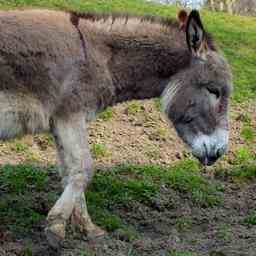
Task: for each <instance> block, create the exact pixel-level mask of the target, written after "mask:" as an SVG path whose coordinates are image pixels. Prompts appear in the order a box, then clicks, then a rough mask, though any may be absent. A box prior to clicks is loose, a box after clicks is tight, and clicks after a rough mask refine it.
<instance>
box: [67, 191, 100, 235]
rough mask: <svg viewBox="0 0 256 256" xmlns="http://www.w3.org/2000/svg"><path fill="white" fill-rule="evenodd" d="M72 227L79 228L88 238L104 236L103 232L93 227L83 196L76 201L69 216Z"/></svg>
mask: <svg viewBox="0 0 256 256" xmlns="http://www.w3.org/2000/svg"><path fill="white" fill-rule="evenodd" d="M71 223H72V225H74V226H76V227H78V228H79V230H80V231H81V232H84V233H85V234H86V235H87V236H88V237H91V238H94V237H99V236H102V235H104V234H105V231H104V230H102V229H101V228H99V227H98V226H97V225H95V224H94V223H93V222H92V220H91V217H90V215H89V213H88V210H87V205H86V200H85V196H84V194H82V196H81V197H80V199H78V200H77V201H76V204H75V208H74V210H73V213H72V215H71Z"/></svg>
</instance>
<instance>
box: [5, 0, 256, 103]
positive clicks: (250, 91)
mask: <svg viewBox="0 0 256 256" xmlns="http://www.w3.org/2000/svg"><path fill="white" fill-rule="evenodd" d="M24 6H30V7H44V8H54V9H65V10H67V9H68V10H70V9H72V10H80V11H85V10H93V11H97V12H111V11H121V12H122V11H123V12H131V13H136V14H153V15H159V16H164V17H175V16H176V8H175V7H173V6H168V7H167V6H163V5H159V4H153V3H146V2H145V1H142V0H87V1H81V0H9V1H5V0H0V8H2V9H6V8H7V9H8V8H17V7H24ZM202 17H203V21H204V24H205V27H206V28H207V30H208V31H209V32H211V33H212V34H213V35H214V37H215V38H216V40H217V43H218V45H219V47H220V48H221V50H222V51H223V52H224V53H225V55H226V56H227V58H228V60H229V62H230V63H231V66H232V70H233V73H234V85H235V86H234V94H233V99H234V100H235V101H236V102H241V101H245V100H246V99H248V98H255V91H256V76H255V63H256V44H255V42H256V30H255V26H256V18H250V17H242V16H230V15H228V14H226V13H212V12H207V11H202Z"/></svg>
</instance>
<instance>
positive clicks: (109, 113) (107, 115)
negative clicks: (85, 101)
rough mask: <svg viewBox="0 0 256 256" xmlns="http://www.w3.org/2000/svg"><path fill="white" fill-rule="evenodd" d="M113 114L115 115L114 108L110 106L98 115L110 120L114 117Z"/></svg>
mask: <svg viewBox="0 0 256 256" xmlns="http://www.w3.org/2000/svg"><path fill="white" fill-rule="evenodd" d="M113 115H114V112H113V108H111V107H108V108H106V109H105V110H104V111H102V112H101V113H99V114H98V116H97V117H98V118H100V119H102V120H104V121H109V120H110V119H112V117H113Z"/></svg>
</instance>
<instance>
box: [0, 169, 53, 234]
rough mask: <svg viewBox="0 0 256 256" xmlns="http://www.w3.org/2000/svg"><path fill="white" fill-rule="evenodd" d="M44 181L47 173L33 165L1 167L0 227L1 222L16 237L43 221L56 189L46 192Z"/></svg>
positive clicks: (46, 180) (46, 178) (47, 176)
mask: <svg viewBox="0 0 256 256" xmlns="http://www.w3.org/2000/svg"><path fill="white" fill-rule="evenodd" d="M48 171H49V172H50V171H51V170H48ZM48 182H49V173H48V172H46V171H45V170H42V169H41V168H38V167H35V166H27V165H18V166H10V165H7V166H4V167H1V168H0V193H1V197H0V219H1V223H0V227H1V226H2V225H3V226H5V228H7V229H8V230H10V231H13V232H14V234H15V235H17V236H19V235H22V234H24V233H29V232H31V230H32V227H34V226H36V225H38V223H39V222H40V221H42V220H44V219H45V217H46V214H47V210H45V207H46V205H48V204H53V202H54V201H55V200H56V194H55V193H56V192H53V191H51V192H49V191H47V190H48V186H47V185H48ZM45 194H46V195H47V196H45ZM35 195H36V196H35ZM46 198H47V199H46Z"/></svg>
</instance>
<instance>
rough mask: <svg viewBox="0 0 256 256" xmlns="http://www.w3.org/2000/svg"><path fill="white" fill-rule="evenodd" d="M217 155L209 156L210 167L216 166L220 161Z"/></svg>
mask: <svg viewBox="0 0 256 256" xmlns="http://www.w3.org/2000/svg"><path fill="white" fill-rule="evenodd" d="M218 158H219V157H218V156H217V155H212V156H208V165H212V164H214V163H215V162H216V161H217V160H218Z"/></svg>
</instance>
